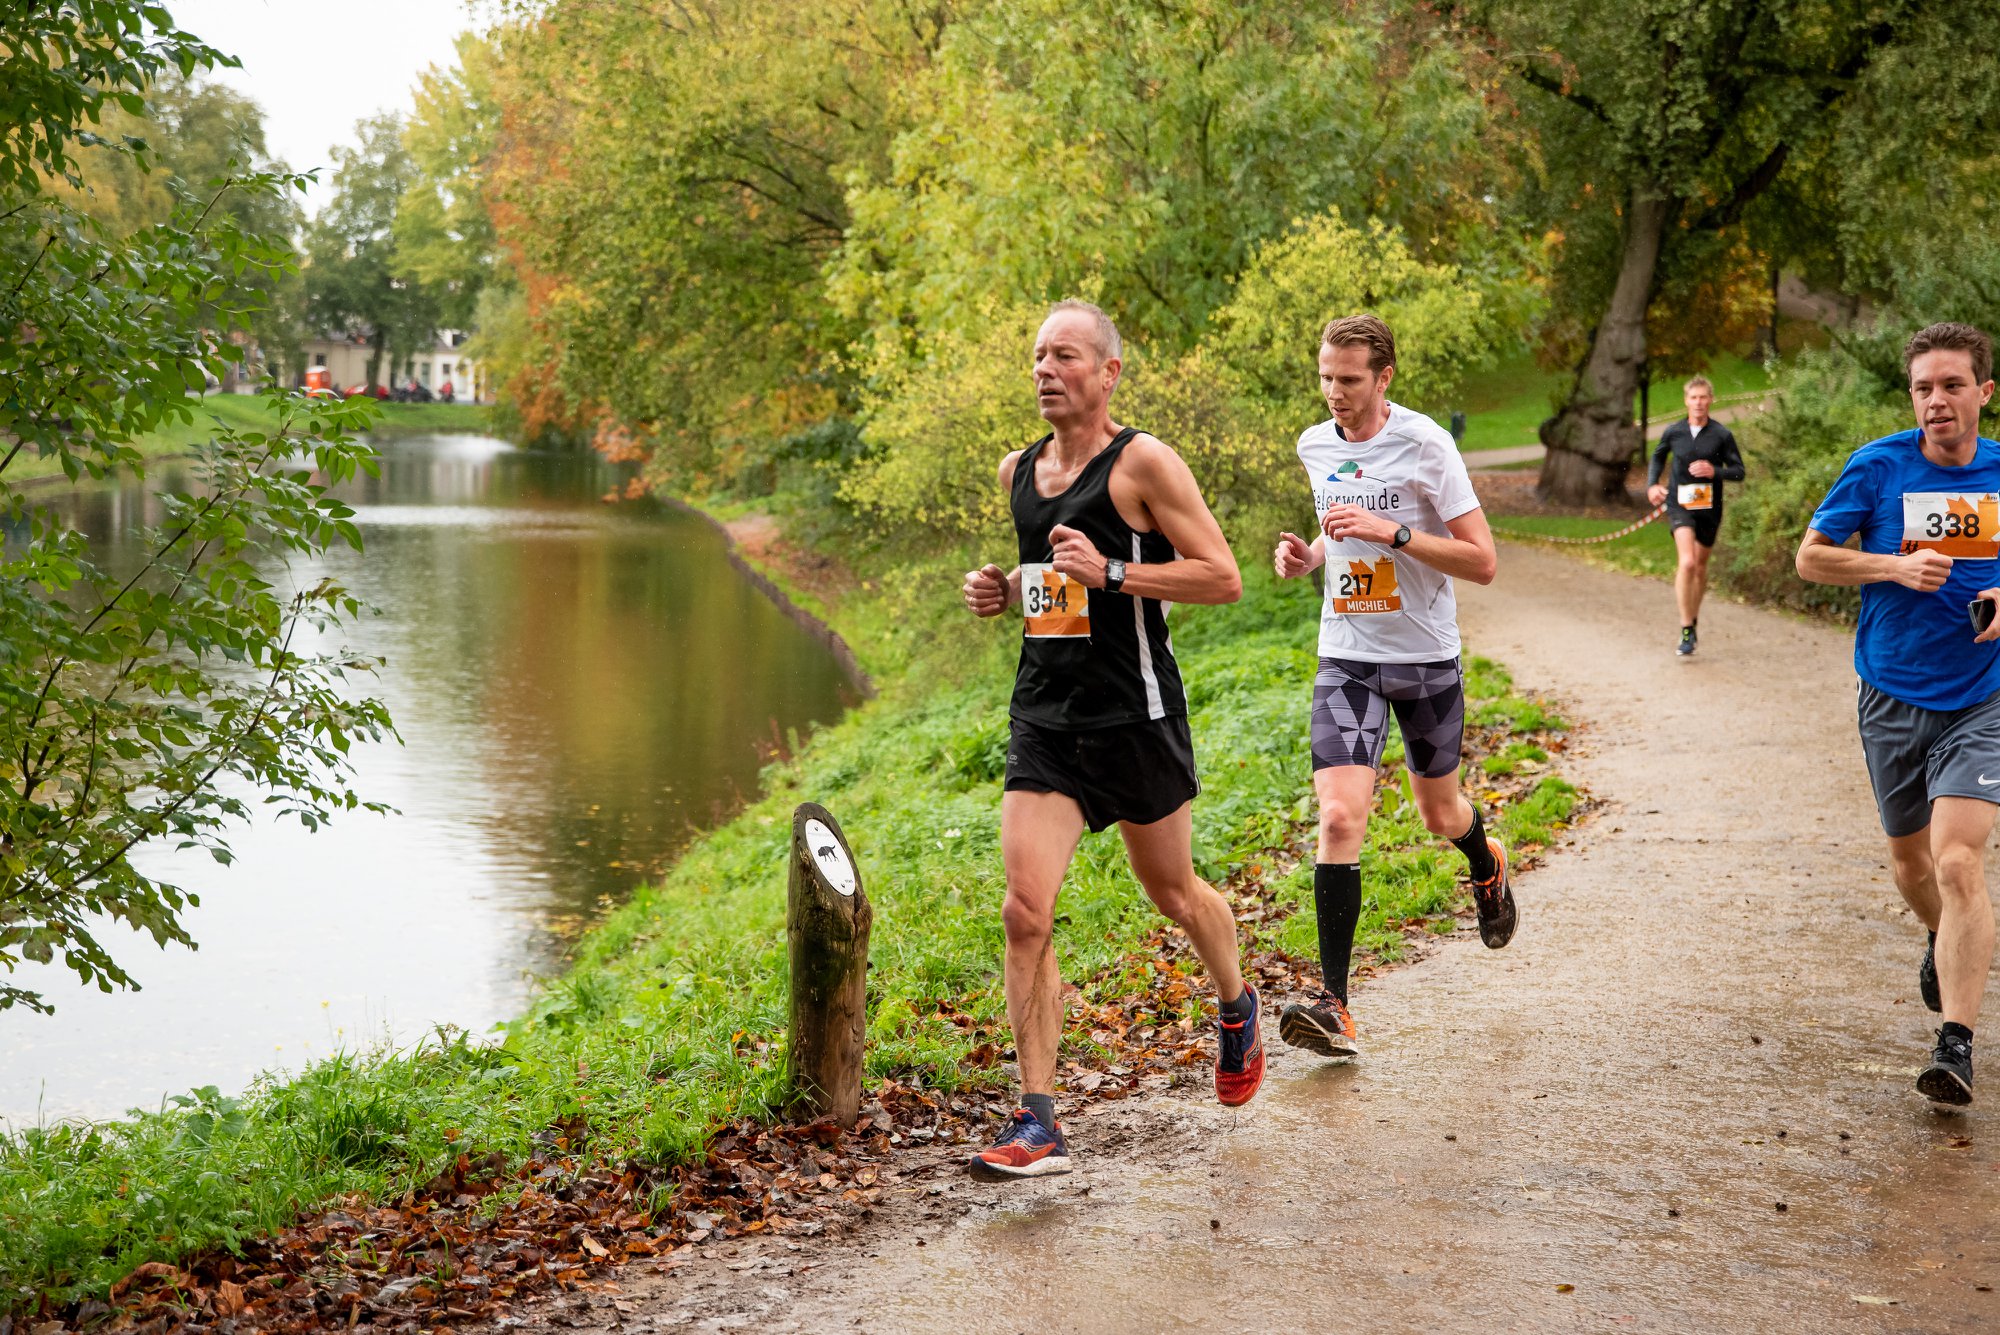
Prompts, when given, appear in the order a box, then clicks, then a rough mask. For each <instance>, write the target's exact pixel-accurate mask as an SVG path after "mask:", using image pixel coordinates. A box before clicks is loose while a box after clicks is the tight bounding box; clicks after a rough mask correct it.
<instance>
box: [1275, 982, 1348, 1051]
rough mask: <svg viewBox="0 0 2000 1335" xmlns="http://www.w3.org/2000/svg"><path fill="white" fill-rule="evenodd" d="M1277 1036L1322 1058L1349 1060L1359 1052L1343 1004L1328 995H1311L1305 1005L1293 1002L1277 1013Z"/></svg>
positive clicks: (1336, 998)
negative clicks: (1310, 998)
mask: <svg viewBox="0 0 2000 1335" xmlns="http://www.w3.org/2000/svg"><path fill="white" fill-rule="evenodd" d="M1278 1037H1279V1038H1282V1039H1284V1040H1285V1042H1287V1043H1289V1044H1291V1045H1292V1046H1293V1047H1295V1048H1304V1049H1305V1050H1306V1051H1307V1052H1317V1053H1318V1054H1319V1055H1320V1056H1322V1057H1352V1056H1354V1055H1355V1054H1356V1053H1358V1052H1360V1051H1361V1044H1360V1043H1358V1042H1357V1041H1355V1037H1354V1017H1353V1016H1352V1015H1350V1014H1348V1011H1347V1003H1346V1002H1344V1001H1342V1000H1341V999H1340V998H1339V997H1336V996H1335V995H1333V993H1331V992H1315V993H1313V996H1312V1000H1311V1001H1309V1002H1307V1003H1306V1004H1305V1005H1303V1006H1301V1005H1299V1004H1298V1003H1297V1002H1293V1003H1292V1004H1291V1005H1289V1006H1287V1007H1285V1009H1284V1010H1282V1011H1280V1012H1279V1013H1278Z"/></svg>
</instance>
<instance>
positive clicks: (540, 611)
mask: <svg viewBox="0 0 2000 1335" xmlns="http://www.w3.org/2000/svg"><path fill="white" fill-rule="evenodd" d="M383 456H384V457H383V467H382V472H381V476H380V477H379V478H364V479H361V480H359V481H357V482H356V483H355V484H353V485H352V486H350V487H347V488H344V490H343V494H344V495H345V497H346V498H347V500H348V501H349V503H350V504H351V505H353V506H354V507H355V509H356V512H357V513H356V518H357V521H358V522H359V524H360V527H361V531H362V535H363V539H364V542H365V550H364V551H363V552H362V553H359V554H356V553H352V552H347V551H340V552H336V553H332V554H330V555H329V556H328V557H327V558H326V559H325V560H324V561H323V562H320V563H318V564H315V565H312V566H310V567H307V566H304V565H300V566H295V567H294V570H293V572H292V574H291V576H290V578H291V579H293V580H298V581H301V582H303V581H307V580H312V579H317V578H319V577H321V576H322V575H332V576H334V577H336V578H338V579H339V580H341V581H342V582H343V583H345V584H347V585H348V586H349V588H350V589H352V590H353V591H354V592H355V594H356V595H357V596H358V597H360V598H361V599H362V600H363V601H364V602H367V603H371V604H373V605H374V606H375V607H376V608H377V609H379V614H378V615H374V616H370V617H368V618H365V619H364V620H363V621H361V622H360V623H359V624H357V625H354V626H351V627H349V628H348V629H347V631H346V632H345V633H344V634H343V636H342V640H343V642H344V643H346V644H347V645H350V646H352V647H353V648H355V649H358V650H360V651H362V652H365V653H368V654H376V655H381V656H382V657H384V658H386V659H387V660H388V664H387V667H386V669H385V670H384V671H383V672H382V673H381V674H380V676H379V677H377V678H375V679H374V680H373V681H372V682H370V681H368V680H367V679H365V678H364V679H363V683H362V685H361V686H360V687H359V688H358V689H363V690H367V691H371V692H372V693H374V694H376V695H379V696H381V697H382V698H383V699H385V700H386V701H387V702H388V705H389V708H390V712H391V713H392V715H393V716H394V718H395V720H396V725H397V728H398V729H399V731H400V732H401V734H402V738H403V744H402V745H396V744H394V743H384V744H380V745H371V746H368V747H365V748H362V749H360V750H359V752H358V753H357V761H356V767H357V770H358V774H357V776H356V787H357V789H358V791H359V792H360V794H361V795H362V796H363V797H364V798H366V799H370V800H375V801H382V802H387V803H389V804H390V805H392V806H393V807H395V808H397V809H398V810H397V814H394V815H389V816H376V815H372V814H369V813H365V812H362V813H353V814H346V815H342V816H339V817H337V818H336V819H335V820H334V822H333V823H332V824H331V825H330V826H327V827H325V828H323V829H322V830H320V831H319V832H317V833H309V832H306V831H304V830H302V829H301V828H300V827H299V826H298V825H297V823H296V822H291V821H285V822H269V821H260V822H259V823H257V824H254V825H252V826H249V827H246V828H243V829H241V830H240V831H239V832H238V833H237V835H236V836H235V837H234V838H233V840H232V844H233V847H234V851H235V853H236V861H235V862H234V864H233V865H230V866H227V867H225V866H222V865H220V864H218V863H216V862H214V861H213V860H212V859H210V858H209V857H208V856H207V855H206V854H197V855H189V854H175V853H173V852H171V851H167V850H161V849H157V848H155V849H149V850H146V852H145V854H144V856H143V857H142V858H141V859H139V861H140V863H141V865H142V867H143V869H144V870H146V871H148V872H149V873H152V874H155V875H158V876H162V877H164V878H166V879H169V880H172V881H174V882H176V883H177V884H180V885H182V886H183V887H185V888H187V889H190V890H193V891H196V892H197V893H199V895H200V896H201V901H202V902H201V906H200V907H199V908H198V909H195V910H192V911H191V912H190V913H189V914H188V915H187V920H186V921H187V925H188V927H189V929H190V931H191V932H192V934H193V936H194V938H195V939H196V940H197V941H198V942H200V943H201V944H200V949H199V950H198V951H188V950H185V949H181V948H178V947H177V948H173V949H169V950H166V951H162V950H160V949H159V948H158V947H156V946H155V945H153V943H152V941H151V940H150V938H145V937H142V936H139V935H136V934H133V933H129V932H127V931H125V930H124V929H123V928H119V927H116V926H112V927H109V928H107V929H106V935H105V938H104V939H106V940H107V941H110V942H113V943H115V944H114V950H115V953H116V954H117V956H118V958H119V959H120V960H121V962H123V963H124V964H125V965H126V967H127V968H128V969H130V970H131V972H132V973H133V974H134V975H135V976H136V977H137V978H138V979H139V980H140V982H141V983H142V984H143V987H144V990H143V991H139V992H121V993H114V994H112V995H109V996H106V995H103V994H100V993H98V992H96V991H95V990H94V989H90V990H87V989H85V988H82V987H79V986H77V985H76V983H75V978H74V975H72V974H70V973H68V972H67V971H66V970H62V969H60V968H38V967H36V966H27V967H25V968H23V969H22V970H20V971H18V972H17V973H16V974H15V976H14V979H13V981H15V982H17V983H19V984H22V985H25V986H28V987H32V988H35V989H37V990H39V991H41V992H43V993H44V995H45V996H46V997H47V999H49V1000H51V1001H53V1002H54V1003H55V1005H56V1013H55V1014H54V1015H53V1016H39V1015H32V1014H29V1013H28V1012H26V1011H25V1010H23V1009H20V1008H16V1009H14V1010H11V1011H6V1012H0V1124H4V1123H11V1124H13V1125H16V1126H19V1125H23V1124H27V1123H32V1122H34V1121H36V1120H38V1119H39V1120H44V1121H54V1120H57V1119H60V1118H65V1117H78V1116H84V1117H110V1116H117V1115H119V1114H121V1113H123V1112H124V1111H125V1110H126V1109H128V1108H132V1107H135V1106H136V1107H149V1108H150V1107H157V1106H158V1105H159V1104H160V1101H161V1100H162V1098H164V1097H166V1096H168V1095H171V1094H173V1093H177V1092H182V1091H185V1090H188V1089H190V1088H193V1087H198V1086H202V1085H209V1084H213V1085H217V1086H220V1087H221V1088H222V1089H223V1090H224V1091H225V1092H231V1091H235V1090H240V1089H242V1088H243V1087H245V1086H247V1085H248V1084H249V1083H250V1082H251V1081H252V1079H254V1078H255V1076H256V1075H257V1073H258V1072H260V1071H263V1070H266V1069H271V1068H295V1067H297V1066H298V1065H300V1064H302V1063H304V1062H307V1061H310V1060H313V1059H314V1058H317V1057H321V1056H325V1055H327V1054H329V1053H331V1052H334V1051H336V1050H342V1049H347V1050H351V1049H354V1048H357V1047H361V1046H365V1045H368V1044H370V1043H375V1042H380V1041H385V1040H386V1041H390V1042H396V1043H407V1042H410V1041H412V1040H413V1039H415V1038H418V1037H420V1036H422V1035H423V1034H426V1033H428V1032H429V1031H431V1030H432V1029H433V1028H434V1027H435V1026H438V1025H441V1024H449V1025H456V1026H461V1027H463V1028H466V1029H469V1030H472V1031H473V1032H475V1033H478V1032H482V1031H485V1030H488V1029H490V1028H491V1027H492V1026H493V1025H494V1024H496V1023H497V1022H499V1021H502V1020H504V1019H506V1018H508V1017H510V1016H512V1015H513V1014H515V1013H516V1012H518V1011H519V1010H520V1008H521V1007H522V1005H523V1003H524V1002H525V1000H526V999H527V998H528V997H529V995H530V993H531V991H532V989H533V988H534V986H535V980H536V979H537V978H539V977H546V976H548V975H549V974H551V973H553V972H555V971H558V970H560V969H561V967H562V962H563V959H564V957H565V952H566V950H567V947H568V945H569V943H570V942H571V941H572V940H573V939H574V938H575V936H576V935H577V934H578V933H579V932H580V931H581V930H583V929H584V928H586V927H587V926H588V925H589V924H590V923H591V922H592V921H593V920H594V919H595V918H596V917H598V916H599V915H600V914H601V913H602V912H603V911H604V910H605V909H606V908H608V907H610V906H611V905H614V904H616V903H617V902H619V901H620V900H621V899H622V898H623V897H624V896H625V895H627V894H628V893H629V892H630V891H631V890H632V888H633V887H634V886H635V885H637V884H639V883H640V882H642V881H644V880H646V879H647V878H648V877H651V876H653V875H655V874H657V873H658V871H659V870H660V869H661V868H662V867H663V866H664V865H665V864H666V863H667V862H669V861H670V860H671V859H672V857H673V856H674V854H675V853H676V852H677V851H678V850H679V849H680V848H682V847H683V846H684V845H685V844H686V842H687V841H688V839H689V838H690V837H691V836H692V835H693V834H695V833H696V832H698V831H699V830H701V829H703V828H705V827H707V826H709V825H712V824H713V823H715V822H716V820H717V819H718V818H719V817H721V816H723V815H724V814H726V813H727V812H728V811H730V810H731V809H732V808H733V807H734V806H736V805H737V804H738V803H740V802H741V801H742V799H743V798H744V797H745V796H747V795H749V794H750V793H751V792H753V791H754V789H755V786H756V782H757V775H758V770H759V768H760V766H761V765H762V764H763V763H764V762H765V761H766V760H767V759H768V758H769V757H770V756H771V755H772V754H773V752H774V750H775V749H776V748H778V747H781V746H783V745H785V744H786V739H787V737H788V736H790V735H792V734H793V733H794V732H795V731H804V730H806V729H808V728H809V727H810V726H811V725H812V724H814V723H816V722H823V721H827V720H831V719H832V718H834V717H836V716H837V715H838V714H839V713H840V711H841V710H842V708H843V707H844V706H845V705H846V704H847V703H849V702H850V701H851V699H852V697H853V688H852V686H851V685H850V684H849V682H848V681H847V679H846V678H845V676H844V675H843V672H842V669H841V667H840V665H839V664H838V663H836V662H835V661H834V659H833V657H832V655H831V654H830V653H829V652H828V650H827V649H826V647H825V646H824V645H822V644H821V643H820V642H819V641H818V640H817V639H815V638H814V637H813V636H812V635H811V634H809V633H808V632H806V631H805V630H804V629H802V628H801V627H800V626H798V625H797V624H795V623H794V622H793V621H792V620H791V619H790V618H789V617H788V616H786V615H785V614H784V613H782V612H781V611H780V610H779V609H778V608H777V607H775V606H774V605H773V604H772V603H771V602H770V600H769V599H767V598H766V597H764V596H763V595H762V594H761V593H759V592H758V591H757V590H756V589H755V588H754V587H753V586H752V585H751V584H750V583H749V581H748V580H746V579H745V578H744V577H743V576H742V574H741V573H740V572H738V571H737V570H736V569H735V568H734V567H733V566H732V565H731V564H730V563H729V561H728V559H727V553H726V550H725V544H724V541H723V539H722V536H721V535H720V534H719V533H718V532H717V531H716V530H715V529H714V528H713V526H711V525H709V524H708V523H707V522H706V521H704V520H702V519H700V518H698V517H695V516H691V515H687V514H684V513H680V512H677V511H673V510H670V509H666V508H664V507H660V506H657V505H654V504H651V503H643V502H642V503H633V502H626V503H621V504H615V505H614V504H606V503H605V501H604V500H603V498H604V497H605V496H606V494H607V493H610V492H613V491H614V490H615V489H616V488H617V486H618V484H619V481H620V478H619V476H618V475H617V474H616V473H615V472H614V470H613V469H612V467H611V466H610V465H607V464H606V463H604V462H603V461H602V460H601V459H599V458H598V457H597V456H595V455H578V454H554V453H536V452H529V451H523V450H517V449H514V448H513V447H511V446H509V445H507V444H506V443H505V442H503V441H499V440H494V439H491V438H488V437H483V436H465V435H441V436H427V437H418V438H403V439H398V440H395V441H393V442H390V443H387V444H386V445H385V446H384V449H383ZM156 471H157V473H158V474H159V475H160V477H161V478H162V479H163V480H164V481H165V482H166V484H167V485H169V486H171V485H176V480H175V479H174V478H173V477H172V476H171V472H172V470H171V469H170V468H162V469H159V470H156ZM62 504H64V505H66V506H69V507H71V510H70V513H71V515H72V517H73V522H75V523H76V524H77V525H78V526H79V527H82V528H84V529H85V530H87V531H89V532H91V533H92V534H93V535H94V536H97V537H99V538H101V539H104V540H106V541H107V542H110V543H113V544H116V543H117V542H119V541H120V540H121V536H122V535H129V533H130V532H131V530H132V528H133V527H134V526H135V525H137V524H142V523H148V522H153V521H154V520H155V519H157V517H158V516H157V506H156V505H155V504H154V503H153V502H152V500H151V497H150V495H149V493H148V492H146V491H145V490H144V489H142V488H140V487H137V486H126V487H122V488H120V487H109V486H104V487H96V488H80V489H78V490H76V491H74V492H70V493H65V494H64V497H63V500H62ZM126 540H128V541H129V538H128V539H126ZM113 559H114V560H115V559H116V557H115V553H114V557H113Z"/></svg>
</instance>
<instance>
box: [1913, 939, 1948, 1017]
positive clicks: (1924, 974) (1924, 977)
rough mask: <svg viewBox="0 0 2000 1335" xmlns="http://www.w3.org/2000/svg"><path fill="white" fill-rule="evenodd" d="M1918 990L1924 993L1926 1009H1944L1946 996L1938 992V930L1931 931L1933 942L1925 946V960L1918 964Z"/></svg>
mask: <svg viewBox="0 0 2000 1335" xmlns="http://www.w3.org/2000/svg"><path fill="white" fill-rule="evenodd" d="M1917 991H1919V992H1921V993H1923V997H1924V1009H1926V1010H1933V1011H1942V1010H1943V1009H1944V998H1943V997H1942V996H1941V995H1940V994H1939V993H1938V980H1937V933H1936V932H1932V933H1931V943H1930V944H1929V945H1927V946H1925V947H1924V962H1923V963H1922V964H1920V965H1918V966H1917Z"/></svg>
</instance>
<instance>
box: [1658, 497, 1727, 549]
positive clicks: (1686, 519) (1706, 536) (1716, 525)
mask: <svg viewBox="0 0 2000 1335" xmlns="http://www.w3.org/2000/svg"><path fill="white" fill-rule="evenodd" d="M1667 528H1668V529H1669V530H1670V531H1671V530H1673V529H1677V528H1691V529H1693V530H1694V540H1695V541H1696V542H1698V543H1700V544H1701V545H1702V546H1704V547H1713V546H1715V539H1716V536H1717V535H1718V534H1720V533H1721V532H1722V507H1721V506H1720V505H1718V506H1716V507H1715V508H1714V509H1713V510H1683V509H1681V508H1680V507H1679V506H1677V505H1669V506H1668V507H1667Z"/></svg>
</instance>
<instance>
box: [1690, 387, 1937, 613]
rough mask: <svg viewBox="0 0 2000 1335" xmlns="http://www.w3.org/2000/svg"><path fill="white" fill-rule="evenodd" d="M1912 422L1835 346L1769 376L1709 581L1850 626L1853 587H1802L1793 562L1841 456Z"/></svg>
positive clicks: (1747, 434)
mask: <svg viewBox="0 0 2000 1335" xmlns="http://www.w3.org/2000/svg"><path fill="white" fill-rule="evenodd" d="M1910 425H1913V422H1912V419H1911V416H1910V408H1909V404H1908V402H1907V400H1905V399H1904V398H1903V397H1902V396H1901V395H1899V394H1896V393H1894V392H1892V391H1885V390H1884V388H1883V384H1882V379H1881V376H1880V375H1879V374H1878V373H1877V372H1876V371H1875V370H1874V369H1872V368H1870V367H1868V366H1866V365H1863V364H1862V362H1861V361H1859V360H1858V359H1857V358H1855V357H1854V356H1852V355H1851V354H1849V353H1846V352H1843V351H1841V350H1838V349H1832V350H1828V351H1824V352H1807V353H1805V354H1803V355H1801V356H1800V358H1799V359H1798V360H1797V361H1796V362H1795V363H1794V364H1793V365H1792V366H1790V367H1788V368H1787V369H1786V370H1784V371H1783V372H1782V373H1781V374H1780V375H1779V379H1778V395H1777V403H1776V405H1775V406H1774V407H1773V408H1772V410H1771V411H1770V412H1768V413H1765V414H1763V415H1762V416H1759V417H1756V418H1753V419H1752V420H1751V421H1750V422H1749V423H1747V424H1746V425H1745V426H1744V428H1743V430H1742V432H1741V435H1742V443H1743V457H1744V461H1745V464H1746V465H1747V469H1748V477H1747V478H1746V485H1745V486H1744V487H1743V488H1742V489H1741V490H1740V491H1738V492H1737V493H1736V495H1735V496H1733V497H1731V498H1730V501H1729V506H1728V509H1727V510H1726V511H1725V512H1724V515H1723V540H1722V542H1721V543H1719V544H1718V545H1717V549H1716V557H1715V573H1716V576H1717V580H1718V583H1719V584H1720V585H1721V586H1722V587H1724V588H1726V589H1728V590H1729V591H1730V592H1732V593H1737V594H1741V595H1743V596H1745V597H1747V598H1751V599H1753V600H1755V601H1758V602H1765V603H1775V604H1777V605H1779V606H1781V607H1791V608H1796V609H1798V610H1800V611H1806V612H1815V613H1820V614H1822V615H1832V616H1835V617H1838V618H1840V619H1842V620H1850V621H1851V620H1852V619H1853V618H1854V616H1855V614H1856V612H1857V611H1858V609H1859V607H1860V597H1859V595H1858V593H1857V591H1856V590H1854V589H1840V588H1833V587H1831V586H1828V585H1825V584H1809V583H1807V582H1806V581H1804V580H1802V579H1800V578H1799V576H1798V572H1797V571H1796V569H1795V568H1794V566H1793V558H1794V556H1795V554H1796V553H1797V551H1798V547H1799V540H1800V539H1801V538H1802V537H1804V536H1805V531H1806V526H1807V524H1808V523H1809V522H1811V520H1812V515H1813V511H1814V510H1815V509H1816V508H1818V506H1819V503H1820V501H1821V499H1823V498H1824V497H1825V495H1826V493H1827V490H1828V489H1829V488H1831V487H1832V486H1833V483H1834V479H1835V478H1837V477H1839V476H1840V470H1841V467H1842V465H1844V464H1845V463H1846V462H1847V457H1848V455H1850V454H1852V453H1853V452H1854V451H1855V450H1856V449H1858V448H1860V447H1861V446H1862V445H1865V444H1867V443H1868V442H1869V441H1871V440H1874V439H1876V438H1878V437H1880V436H1885V435H1888V434H1889V433H1890V432H1892V431H1898V430H1901V429H1903V428H1904V427H1907V426H1910Z"/></svg>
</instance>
